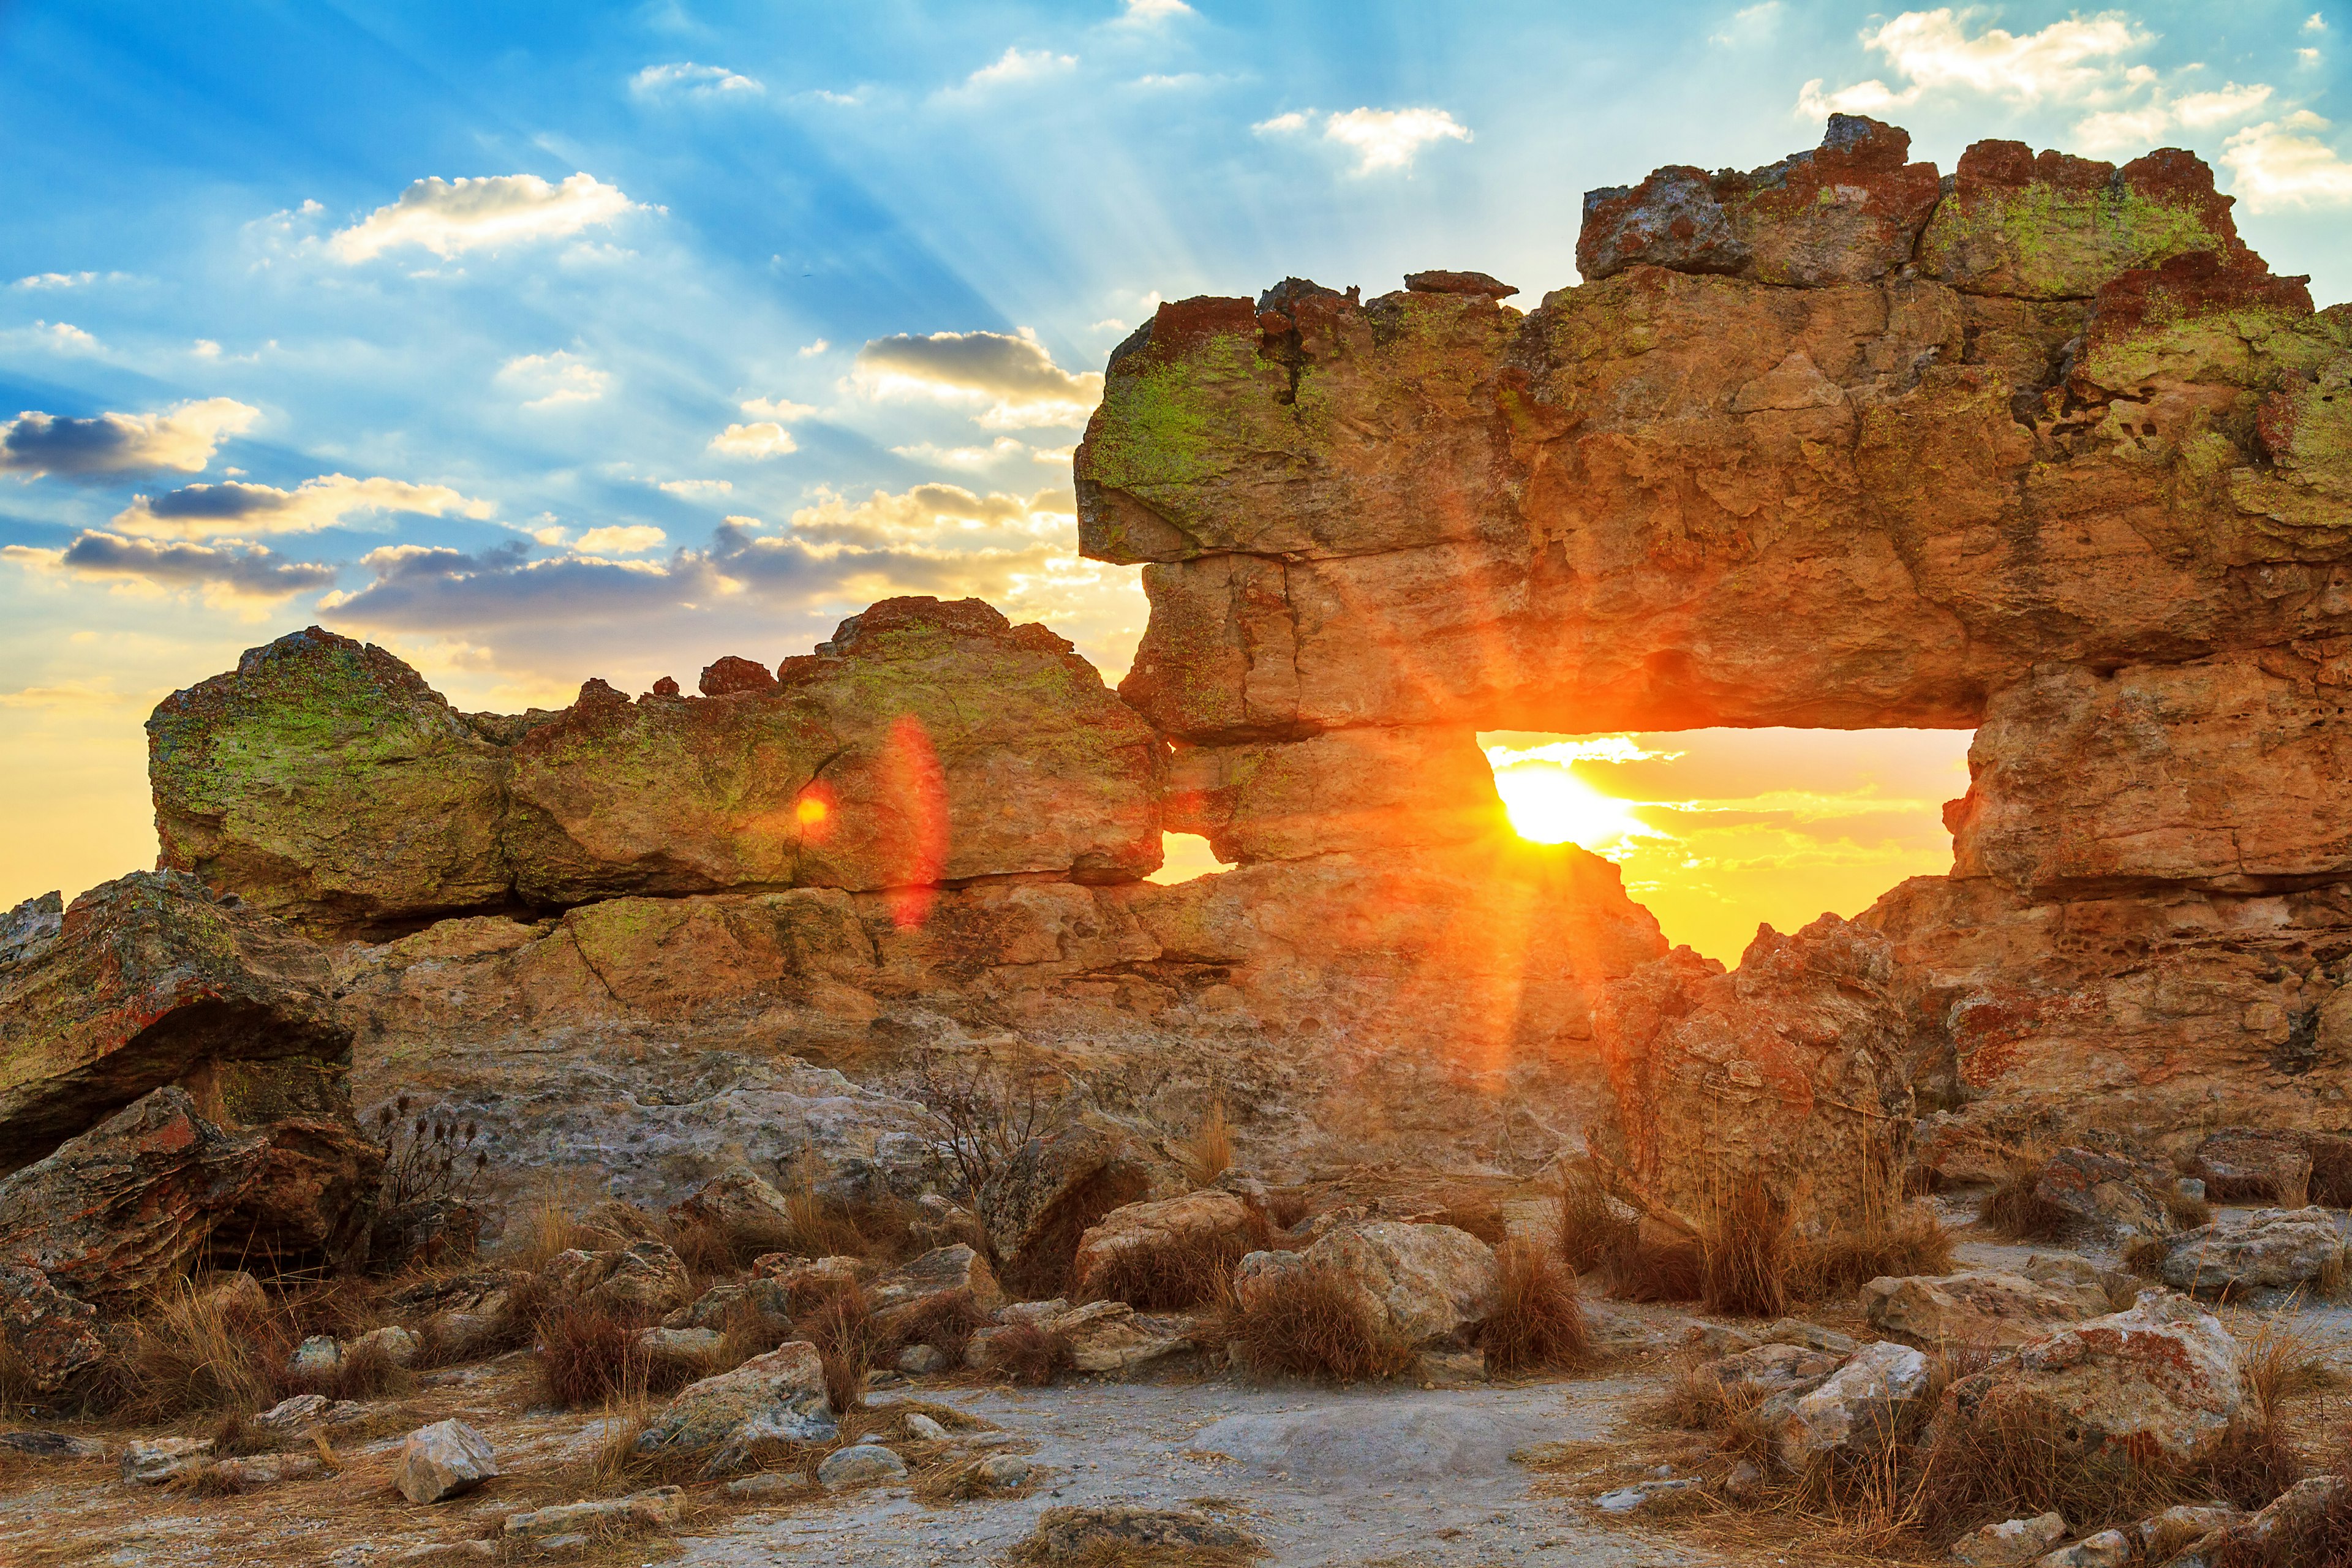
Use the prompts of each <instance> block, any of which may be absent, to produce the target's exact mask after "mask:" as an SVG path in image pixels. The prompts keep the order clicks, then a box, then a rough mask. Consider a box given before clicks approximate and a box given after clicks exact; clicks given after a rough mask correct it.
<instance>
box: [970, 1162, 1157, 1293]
mask: <svg viewBox="0 0 2352 1568" xmlns="http://www.w3.org/2000/svg"><path fill="white" fill-rule="evenodd" d="M1150 1190H1151V1181H1150V1177H1149V1176H1147V1175H1146V1174H1145V1173H1143V1172H1142V1171H1141V1170H1139V1169H1137V1168H1135V1167H1133V1166H1129V1165H1123V1164H1114V1165H1107V1166H1105V1167H1104V1168H1103V1169H1101V1170H1099V1171H1097V1172H1096V1173H1094V1174H1093V1175H1091V1176H1089V1177H1087V1179H1086V1180H1085V1181H1083V1182H1079V1183H1076V1184H1073V1185H1072V1186H1071V1188H1070V1190H1069V1191H1067V1192H1066V1193H1064V1194H1062V1195H1061V1197H1059V1198H1057V1199H1056V1200H1055V1203H1054V1206H1053V1207H1051V1208H1049V1209H1047V1210H1046V1211H1045V1214H1044V1215H1043V1216H1041V1217H1040V1218H1039V1220H1038V1222H1037V1224H1036V1226H1035V1228H1034V1231H1033V1233H1032V1235H1031V1237H1030V1240H1029V1242H1028V1245H1026V1246H1025V1247H1022V1249H1021V1251H1020V1254H1019V1256H1018V1257H1016V1258H1012V1259H1010V1260H1008V1261H1007V1262H1006V1263H1005V1265H1004V1267H1003V1268H1002V1269H1000V1270H999V1271H998V1272H999V1277H1000V1278H1001V1279H1003V1283H1004V1288H1005V1289H1007V1290H1008V1291H1010V1292H1011V1293H1012V1294H1013V1296H1014V1297H1015V1298H1017V1299H1018V1300H1024V1301H1050V1300H1053V1299H1054V1298H1055V1297H1056V1296H1066V1295H1068V1294H1069V1293H1070V1289H1071V1284H1070V1275H1071V1270H1072V1268H1073V1267H1074V1266H1075V1264H1076V1261H1077V1256H1078V1238H1079V1237H1083V1236H1084V1235H1086V1233H1087V1230H1088V1229H1090V1228H1091V1227H1093V1226H1095V1225H1097V1224H1098V1223H1100V1221H1101V1219H1102V1217H1103V1215H1107V1214H1108V1213H1110V1211H1111V1210H1113V1209H1115V1208H1122V1207H1124V1206H1126V1205H1129V1204H1131V1203H1139V1202H1141V1201H1142V1200H1143V1198H1144V1197H1145V1196H1147V1195H1148V1194H1150ZM999 1239H1001V1238H999Z"/></svg>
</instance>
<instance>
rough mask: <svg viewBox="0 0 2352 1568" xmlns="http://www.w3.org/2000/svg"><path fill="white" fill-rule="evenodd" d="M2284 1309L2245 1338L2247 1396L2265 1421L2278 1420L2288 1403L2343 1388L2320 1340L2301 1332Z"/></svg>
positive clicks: (2273, 1313)
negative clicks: (2321, 1346) (2309, 1395)
mask: <svg viewBox="0 0 2352 1568" xmlns="http://www.w3.org/2000/svg"><path fill="white" fill-rule="evenodd" d="M2288 1310H2290V1309H2289V1308H2287V1307H2282V1308H2280V1309H2278V1310H2276V1311H2273V1312H2272V1313H2271V1314H2270V1315H2269V1316H2268V1317H2267V1318H2265V1319H2263V1325H2262V1327H2261V1328H2259V1329H2257V1330H2255V1331H2253V1332H2252V1333H2251V1334H2248V1335H2246V1336H2244V1337H2243V1339H2242V1343H2243V1344H2244V1346H2245V1354H2246V1392H2247V1393H2248V1394H2250V1395H2251V1396H2252V1399H2253V1402H2254V1407H2255V1409H2256V1410H2257V1411H2259V1412H2260V1413H2261V1415H2262V1416H2263V1419H2264V1420H2266V1421H2268V1420H2275V1419H2277V1418H2279V1416H2280V1415H2281V1414H2282V1413H2283V1412H2284V1408H2285V1406H2286V1402H2287V1401H2288V1400H2290V1399H2294V1398H2297V1397H2299V1396H2301V1395H2303V1394H2317V1393H2320V1392H2322V1391H2324V1390H2326V1389H2331V1388H2338V1387H2341V1386H2342V1385H2343V1379H2342V1378H2340V1377H2339V1376H2337V1375H2336V1371H2335V1369H2334V1368H2333V1367H2331V1366H2329V1365H2328V1364H2327V1357H2326V1354H2325V1353H2324V1352H2322V1350H2321V1348H2320V1343H2319V1341H2318V1340H2317V1339H2315V1337H2313V1336H2312V1335H2311V1334H2310V1333H2308V1332H2307V1331H2305V1330H2303V1329H2301V1328H2298V1327H2297V1326H2296V1325H2295V1323H2294V1322H2293V1321H2290V1320H2289V1319H2288V1317H2287V1312H2288Z"/></svg>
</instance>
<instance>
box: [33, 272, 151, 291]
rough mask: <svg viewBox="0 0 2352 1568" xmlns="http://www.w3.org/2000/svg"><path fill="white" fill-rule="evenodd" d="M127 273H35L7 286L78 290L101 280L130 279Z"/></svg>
mask: <svg viewBox="0 0 2352 1568" xmlns="http://www.w3.org/2000/svg"><path fill="white" fill-rule="evenodd" d="M130 276H131V275H130V274H129V273H127V272H36V273H34V274H33V275H32V276H31V277H29V278H19V279H16V282H14V283H12V284H10V285H9V287H10V288H12V289H79V288H81V287H83V286H84V285H85V284H89V283H95V282H97V281H98V280H99V279H101V278H103V279H106V281H108V282H109V283H115V282H120V281H121V280H122V279H126V278H128V277H130Z"/></svg>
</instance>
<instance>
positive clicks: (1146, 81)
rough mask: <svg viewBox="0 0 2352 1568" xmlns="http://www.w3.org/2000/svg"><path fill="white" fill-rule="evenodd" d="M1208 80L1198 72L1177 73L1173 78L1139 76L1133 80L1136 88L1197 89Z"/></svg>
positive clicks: (1157, 75) (1155, 75) (1155, 74)
mask: <svg viewBox="0 0 2352 1568" xmlns="http://www.w3.org/2000/svg"><path fill="white" fill-rule="evenodd" d="M1206 80H1208V78H1207V77H1204V76H1202V74H1201V73H1200V72H1199V71H1178V72H1177V73H1176V74H1175V75H1173V76H1160V75H1159V74H1157V73H1154V74H1152V75H1150V76H1139V77H1137V78H1136V79H1135V85H1136V86H1138V87H1197V86H1199V85H1200V84H1201V83H1202V82H1204V81H1206Z"/></svg>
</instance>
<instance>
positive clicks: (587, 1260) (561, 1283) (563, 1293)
mask: <svg viewBox="0 0 2352 1568" xmlns="http://www.w3.org/2000/svg"><path fill="white" fill-rule="evenodd" d="M540 1277H541V1279H544V1280H545V1281H546V1282H547V1286H548V1289H549V1290H550V1291H551V1292H552V1293H553V1294H554V1295H555V1296H556V1297H557V1298H558V1299H559V1300H579V1301H584V1302H587V1303H589V1304H590V1305H593V1306H611V1307H617V1308H621V1309H624V1310H629V1311H633V1312H637V1313H641V1314H652V1315H655V1316H658V1315H660V1314H661V1313H664V1312H667V1311H668V1310H670V1309H671V1308H673V1307H677V1306H682V1305H684V1304H685V1303H686V1302H687V1301H688V1300H691V1299H692V1298H693V1295H694V1284H693V1281H692V1279H690V1278H689V1277H688V1274H687V1271H686V1264H685V1263H684V1262H683V1261H682V1260H681V1259H680V1258H678V1255H677V1253H675V1252H673V1251H672V1250H670V1248H669V1247H668V1246H667V1244H666V1243H663V1242H659V1241H633V1242H631V1243H629V1245H628V1246H626V1247H615V1248H613V1249H611V1250H608V1251H603V1252H582V1251H579V1250H577V1249H574V1250H572V1251H570V1252H560V1253H557V1254H556V1255H555V1256H554V1257H553V1258H550V1259H549V1260H548V1264H547V1267H546V1268H544V1269H542V1270H541V1274H540Z"/></svg>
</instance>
